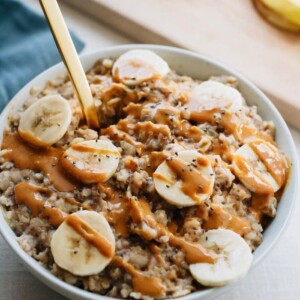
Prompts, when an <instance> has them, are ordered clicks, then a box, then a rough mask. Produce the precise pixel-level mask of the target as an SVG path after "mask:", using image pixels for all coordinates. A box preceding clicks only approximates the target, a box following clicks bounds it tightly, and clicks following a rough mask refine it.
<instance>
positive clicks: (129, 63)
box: [112, 49, 170, 85]
mask: <svg viewBox="0 0 300 300" xmlns="http://www.w3.org/2000/svg"><path fill="white" fill-rule="evenodd" d="M169 71H170V69H169V66H168V64H167V63H166V62H165V61H164V60H163V59H162V58H161V57H160V56H158V55H157V54H156V53H154V52H152V51H149V50H139V49H137V50H131V51H128V52H126V53H124V54H123V55H121V56H120V57H119V58H118V59H117V60H116V62H115V63H114V66H113V69H112V74H113V77H114V78H115V79H116V80H117V81H121V82H123V83H125V84H127V85H137V84H139V83H141V82H143V81H146V80H150V79H156V78H160V77H163V76H165V75H166V74H167V73H168V72H169Z"/></svg>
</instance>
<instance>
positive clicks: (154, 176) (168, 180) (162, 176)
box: [153, 173, 174, 184]
mask: <svg viewBox="0 0 300 300" xmlns="http://www.w3.org/2000/svg"><path fill="white" fill-rule="evenodd" d="M153 178H156V179H158V180H161V181H164V182H165V183H168V184H174V182H172V181H171V180H170V179H169V178H167V177H166V176H165V175H163V174H161V173H154V174H153Z"/></svg>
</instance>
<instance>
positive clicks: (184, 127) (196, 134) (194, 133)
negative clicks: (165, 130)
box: [175, 120, 203, 142]
mask: <svg viewBox="0 0 300 300" xmlns="http://www.w3.org/2000/svg"><path fill="white" fill-rule="evenodd" d="M175 133H176V134H177V135H180V136H183V137H185V138H188V139H193V140H194V141H195V142H199V141H200V140H201V138H202V136H203V133H202V131H201V130H200V129H199V128H198V127H197V126H193V125H191V124H190V123H189V122H188V121H187V120H181V121H180V123H179V126H178V127H177V128H176V129H175Z"/></svg>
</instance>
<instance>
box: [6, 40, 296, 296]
mask: <svg viewBox="0 0 300 300" xmlns="http://www.w3.org/2000/svg"><path fill="white" fill-rule="evenodd" d="M132 49H148V50H153V51H156V50H157V51H165V52H169V53H173V54H175V55H182V56H189V57H192V58H194V59H196V60H201V61H203V62H205V63H207V64H208V65H212V66H214V67H216V68H218V69H220V70H222V72H224V73H227V74H230V75H233V76H234V77H236V78H237V79H238V81H239V82H242V83H243V84H244V85H245V86H247V87H248V88H249V89H250V90H252V91H253V92H254V93H255V94H256V95H257V98H258V99H259V102H260V101H262V102H265V103H266V104H267V106H268V108H269V109H270V110H271V111H272V114H273V115H274V117H275V118H276V119H277V120H278V122H279V123H280V126H281V127H282V130H283V131H284V132H285V134H286V142H287V143H288V144H289V146H290V153H291V159H292V163H293V167H292V170H291V174H290V179H291V178H292V177H293V182H295V183H298V182H299V175H298V174H299V164H298V157H297V151H296V147H295V144H294V141H293V138H292V136H291V133H290V131H289V128H288V127H287V125H286V123H285V121H284V119H283V117H282V116H281V114H280V113H279V111H278V110H277V108H276V107H275V106H274V105H273V103H272V102H271V100H269V99H268V97H267V96H266V95H265V94H264V93H263V92H262V91H260V90H259V89H258V88H257V87H256V86H255V85H254V84H253V83H252V82H251V81H249V80H248V79H246V78H245V77H244V76H243V75H241V74H239V73H238V72H236V71H235V70H233V69H232V68H228V67H226V66H224V65H223V64H222V63H220V62H218V61H216V60H215V59H211V58H209V57H207V56H203V55H201V54H198V53H195V52H193V51H189V50H185V49H181V48H176V47H171V46H163V45H152V44H125V45H119V46H111V47H105V48H102V49H99V50H96V51H93V52H89V53H85V54H82V55H80V60H82V61H84V60H85V59H88V58H89V57H93V56H97V55H98V56H99V58H101V57H103V56H102V55H103V54H102V53H104V52H109V51H112V52H113V51H122V52H125V51H128V50H132ZM95 61H96V60H95ZM55 70H59V72H60V71H61V70H63V71H61V72H60V73H66V70H65V69H63V63H62V62H60V63H58V64H56V65H54V66H52V67H50V68H48V69H46V70H45V71H43V72H42V73H40V74H39V75H37V76H36V77H34V78H33V79H32V80H30V81H29V82H28V83H27V84H26V85H25V86H23V87H22V88H21V89H20V91H19V92H18V93H17V94H16V95H15V96H14V97H13V98H12V99H11V101H10V102H9V103H8V104H7V105H6V107H5V109H4V110H3V111H2V113H1V115H0V120H2V119H4V118H5V119H6V117H7V114H8V113H9V111H10V110H11V109H12V107H14V105H15V103H16V102H20V103H22V101H21V100H19V101H17V99H18V98H19V97H20V95H22V93H23V92H24V90H26V89H28V88H29V87H31V86H33V82H34V81H36V80H37V79H38V78H40V77H42V76H47V74H48V73H51V72H54V71H55ZM55 76H59V75H55ZM51 78H52V77H49V78H48V79H47V80H50V79H51ZM25 100H26V98H25V99H24V100H23V101H25ZM1 127H2V126H1ZM2 129H3V128H0V130H1V131H2ZM286 189H292V199H291V203H290V205H289V207H288V211H287V212H286V214H285V216H286V218H285V219H284V220H283V222H282V223H281V227H280V229H279V231H278V232H277V234H276V236H275V238H274V239H272V240H271V241H269V243H268V244H267V245H264V248H263V251H260V255H259V257H257V258H256V257H255V259H254V261H253V264H252V266H251V269H250V270H249V272H251V271H252V270H253V269H254V267H256V266H257V265H258V264H259V263H260V262H261V261H262V260H263V259H264V258H265V256H266V255H267V254H269V253H270V251H271V249H272V248H273V247H274V245H275V244H276V243H277V242H278V240H279V238H280V237H281V236H282V233H283V231H284V229H286V226H287V223H288V221H289V219H290V216H291V213H292V211H293V207H294V204H295V199H296V197H297V193H298V190H297V188H296V186H295V184H293V185H291V184H289V183H288V184H287V187H286ZM0 211H1V213H0V233H1V234H2V236H3V238H4V240H5V241H6V242H7V244H8V245H9V246H10V247H11V249H12V250H13V251H14V252H15V253H16V254H17V256H18V258H19V259H20V260H21V262H22V263H23V264H24V265H25V266H26V267H27V268H28V269H29V270H30V271H31V272H32V273H33V274H34V275H35V276H36V277H38V278H39V279H40V280H41V281H42V282H43V283H45V284H46V285H47V286H49V287H50V288H52V289H53V290H55V291H56V292H59V293H61V294H62V295H64V296H66V297H75V298H76V299H91V300H112V299H116V298H112V297H108V296H103V295H99V294H95V293H92V292H88V291H85V290H83V289H81V288H78V287H75V286H73V285H71V284H69V283H66V282H64V281H63V280H61V279H59V278H58V277H56V276H55V275H53V274H52V273H50V271H49V270H47V269H45V268H44V267H43V266H42V265H40V264H39V263H38V262H37V261H36V260H35V259H34V258H32V257H31V256H29V255H28V254H27V253H26V252H25V251H24V250H23V249H22V248H21V247H20V246H19V244H18V243H17V241H16V239H11V235H12V234H13V235H15V234H14V233H13V231H12V229H11V228H10V227H9V225H8V223H7V222H6V220H5V219H4V216H3V213H2V207H1V206H0ZM275 219H276V218H275ZM273 222H274V221H272V223H273ZM262 244H263V243H262ZM255 252H256V251H255ZM238 282H240V281H238ZM238 282H237V283H238ZM235 284H236V283H232V284H229V285H226V286H224V287H220V288H207V289H204V290H200V291H195V292H192V293H191V294H188V295H186V296H183V297H180V300H196V299H209V298H211V297H216V296H218V295H220V294H223V293H224V292H225V291H226V290H227V289H229V288H230V287H232V286H233V285H235Z"/></svg>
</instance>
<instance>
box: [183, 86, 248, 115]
mask: <svg viewBox="0 0 300 300" xmlns="http://www.w3.org/2000/svg"><path fill="white" fill-rule="evenodd" d="M243 105H245V100H244V98H243V97H242V95H241V93H240V92H239V91H238V90H236V89H234V88H232V87H230V86H227V85H225V84H223V83H220V82H217V81H210V80H209V81H204V82H202V83H201V84H199V85H197V86H195V87H194V88H193V90H192V91H191V93H190V97H189V103H188V108H189V109H190V110H193V111H199V110H200V111H201V110H211V109H214V108H222V109H227V110H229V111H231V112H235V111H237V110H239V109H240V108H241V107H242V106H243Z"/></svg>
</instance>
